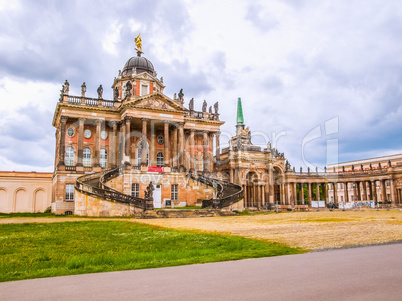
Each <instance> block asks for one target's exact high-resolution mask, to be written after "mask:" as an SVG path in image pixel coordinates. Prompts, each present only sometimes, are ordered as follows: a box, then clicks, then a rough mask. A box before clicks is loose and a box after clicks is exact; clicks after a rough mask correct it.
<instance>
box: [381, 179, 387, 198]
mask: <svg viewBox="0 0 402 301" xmlns="http://www.w3.org/2000/svg"><path fill="white" fill-rule="evenodd" d="M385 181H386V180H381V194H382V202H383V204H385V202H386V201H387V186H386V185H385Z"/></svg>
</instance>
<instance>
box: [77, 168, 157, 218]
mask: <svg viewBox="0 0 402 301" xmlns="http://www.w3.org/2000/svg"><path fill="white" fill-rule="evenodd" d="M121 172H122V168H118V167H117V168H114V169H110V170H107V171H105V172H97V173H93V174H89V175H85V176H81V177H79V178H78V179H77V181H76V182H75V189H77V190H78V191H79V192H81V193H84V194H87V195H90V196H95V197H97V198H101V199H104V200H106V201H111V202H119V203H123V204H130V205H133V206H134V207H137V208H140V209H144V210H152V209H153V204H152V201H151V202H150V201H149V200H147V199H142V198H137V197H134V196H131V195H127V194H124V193H122V192H120V191H117V190H115V189H112V188H110V187H108V186H106V185H105V183H106V182H107V181H110V180H112V179H114V178H116V177H118V176H119V175H120V173H121Z"/></svg>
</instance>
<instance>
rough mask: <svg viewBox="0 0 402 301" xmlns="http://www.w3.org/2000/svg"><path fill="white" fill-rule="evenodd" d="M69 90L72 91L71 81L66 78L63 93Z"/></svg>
mask: <svg viewBox="0 0 402 301" xmlns="http://www.w3.org/2000/svg"><path fill="white" fill-rule="evenodd" d="M69 91H70V83H69V82H68V80H66V81H65V82H64V85H63V93H64V94H68V92H69Z"/></svg>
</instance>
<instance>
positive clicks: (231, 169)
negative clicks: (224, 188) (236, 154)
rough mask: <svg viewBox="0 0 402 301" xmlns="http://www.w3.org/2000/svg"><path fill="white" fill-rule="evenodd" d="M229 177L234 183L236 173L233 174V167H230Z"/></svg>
mask: <svg viewBox="0 0 402 301" xmlns="http://www.w3.org/2000/svg"><path fill="white" fill-rule="evenodd" d="M229 177H230V179H229V180H230V183H233V180H234V175H233V168H232V167H230V171H229Z"/></svg>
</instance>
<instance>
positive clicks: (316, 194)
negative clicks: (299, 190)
mask: <svg viewBox="0 0 402 301" xmlns="http://www.w3.org/2000/svg"><path fill="white" fill-rule="evenodd" d="M315 198H316V199H317V201H320V200H321V197H320V183H316V184H315Z"/></svg>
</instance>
